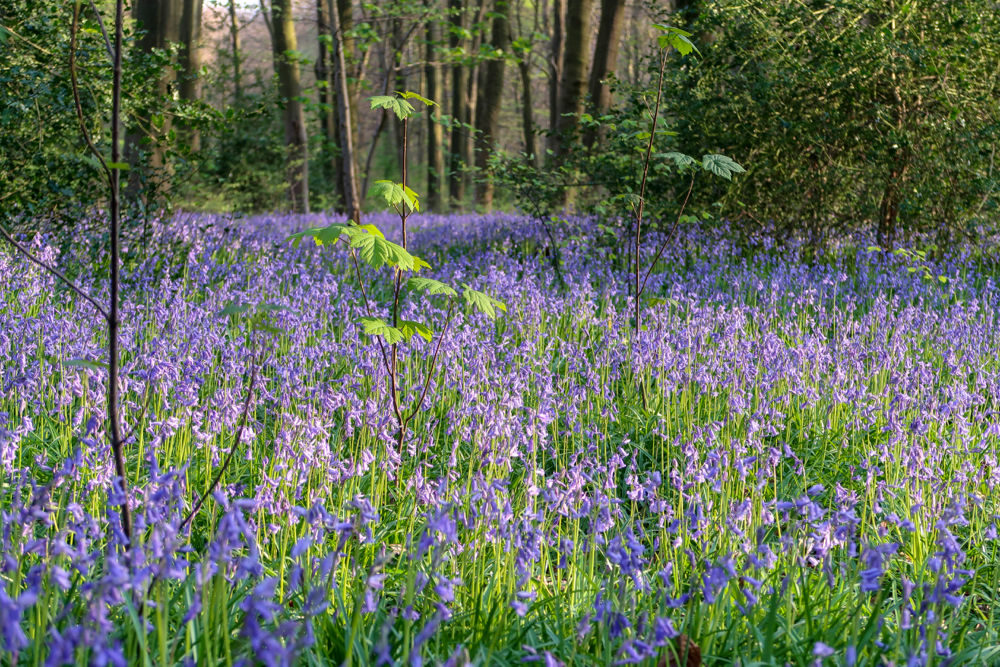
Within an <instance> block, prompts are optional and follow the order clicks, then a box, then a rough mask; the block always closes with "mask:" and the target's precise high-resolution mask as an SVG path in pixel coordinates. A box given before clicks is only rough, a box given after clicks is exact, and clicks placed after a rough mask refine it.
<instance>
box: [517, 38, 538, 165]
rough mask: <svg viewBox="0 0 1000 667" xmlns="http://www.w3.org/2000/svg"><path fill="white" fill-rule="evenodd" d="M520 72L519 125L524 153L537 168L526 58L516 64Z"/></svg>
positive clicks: (529, 76) (529, 78)
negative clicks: (522, 133) (522, 134)
mask: <svg viewBox="0 0 1000 667" xmlns="http://www.w3.org/2000/svg"><path fill="white" fill-rule="evenodd" d="M517 68H518V70H520V72H521V97H522V98H523V99H522V100H521V125H522V126H523V128H524V152H525V153H526V154H527V155H529V156H530V161H531V163H532V164H534V165H535V166H536V167H537V166H538V148H537V146H536V145H535V123H534V105H533V104H532V101H531V68H530V65H529V64H528V56H527V54H525V56H524V57H523V58H522V59H521V61H520V62H519V63H518V64H517Z"/></svg>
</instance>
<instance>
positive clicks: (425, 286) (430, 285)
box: [406, 277, 458, 296]
mask: <svg viewBox="0 0 1000 667" xmlns="http://www.w3.org/2000/svg"><path fill="white" fill-rule="evenodd" d="M406 284H407V285H408V286H409V288H410V289H414V290H419V291H421V292H427V293H428V294H444V295H445V296H458V292H456V291H455V290H453V289H452V288H451V287H450V286H449V285H445V284H444V283H443V282H441V281H440V280H434V279H433V278H416V277H414V278H410V279H409V280H408V281H406Z"/></svg>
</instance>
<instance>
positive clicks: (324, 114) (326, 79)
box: [315, 0, 342, 192]
mask: <svg viewBox="0 0 1000 667" xmlns="http://www.w3.org/2000/svg"><path fill="white" fill-rule="evenodd" d="M328 11H329V8H328V7H327V4H326V0H316V24H317V35H318V37H319V39H318V40H317V41H318V44H317V46H318V50H317V54H318V55H317V57H316V66H315V71H316V91H317V94H318V97H319V116H320V125H321V127H322V128H323V140H324V141H323V150H324V151H325V152H326V153H327V154H328V155H329V159H328V160H325V161H324V162H323V164H324V165H325V169H324V175H325V177H326V178H327V179H329V180H332V181H333V182H334V183H335V184H337V183H339V182H340V149H339V148H338V146H337V116H336V113H335V112H334V109H335V100H334V95H333V91H334V82H333V73H334V67H333V65H332V60H333V55H332V53H331V51H330V49H329V48H328V47H327V44H328V43H329V42H328V39H326V38H329V36H330V19H329V17H328ZM335 187H336V189H337V191H338V192H340V191H341V190H342V188H341V187H340V186H339V185H337V186H335Z"/></svg>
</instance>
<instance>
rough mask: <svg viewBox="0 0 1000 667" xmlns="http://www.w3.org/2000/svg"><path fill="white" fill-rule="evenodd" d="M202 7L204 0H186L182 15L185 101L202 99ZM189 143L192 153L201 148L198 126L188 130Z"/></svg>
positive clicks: (183, 98) (181, 78) (181, 75)
mask: <svg viewBox="0 0 1000 667" xmlns="http://www.w3.org/2000/svg"><path fill="white" fill-rule="evenodd" d="M201 9H202V0H184V7H183V11H182V17H181V29H180V40H181V52H180V61H181V62H180V64H181V73H180V86H179V92H180V98H181V99H182V100H184V101H185V102H198V101H200V100H201V78H200V76H199V75H200V72H199V70H200V69H201ZM187 140H188V145H189V147H190V149H191V152H192V153H197V152H198V151H199V150H201V133H200V132H199V131H198V129H197V128H191V129H188V130H187Z"/></svg>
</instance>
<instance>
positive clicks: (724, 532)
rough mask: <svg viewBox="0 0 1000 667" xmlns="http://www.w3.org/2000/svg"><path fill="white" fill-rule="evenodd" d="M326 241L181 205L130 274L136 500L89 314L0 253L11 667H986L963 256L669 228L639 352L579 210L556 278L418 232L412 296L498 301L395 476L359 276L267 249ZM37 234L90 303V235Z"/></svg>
mask: <svg viewBox="0 0 1000 667" xmlns="http://www.w3.org/2000/svg"><path fill="white" fill-rule="evenodd" d="M394 220H395V222H394ZM366 222H374V223H375V224H377V225H378V226H379V227H380V228H382V229H383V230H385V231H386V233H390V232H391V231H392V230H393V229H395V227H396V226H397V225H398V220H396V219H394V218H391V217H388V216H373V217H371V218H368V219H366ZM321 223H322V218H321V217H319V216H311V217H310V216H306V217H292V216H289V217H281V216H271V217H259V218H249V219H230V218H221V217H211V216H180V217H178V218H176V219H174V220H171V221H167V222H157V223H155V224H154V225H153V227H152V232H153V238H152V241H151V242H150V243H149V245H148V248H146V252H145V256H144V258H142V257H141V255H140V253H138V251H136V252H134V253H133V255H134V256H135V257H136V258H137V259H135V261H133V262H132V263H131V264H130V265H129V267H128V270H127V272H126V275H125V285H124V288H123V302H124V305H123V310H124V312H123V330H122V338H121V340H122V349H123V369H122V377H121V384H122V389H123V396H124V398H123V402H124V405H123V421H124V431H125V432H126V434H127V435H128V441H127V445H126V453H127V464H128V475H129V483H130V488H129V489H128V493H127V498H126V494H125V493H123V492H122V490H121V489H120V488H119V487H118V486H117V485H116V484H115V483H114V480H115V475H114V468H113V462H112V457H111V453H110V448H109V446H108V444H107V441H108V439H107V432H106V428H107V425H106V423H105V417H106V414H105V399H104V396H105V390H104V386H105V382H106V379H107V372H106V370H104V368H103V367H102V366H101V365H100V364H99V363H96V362H101V361H102V360H104V359H105V358H106V353H105V345H106V340H105V331H104V327H103V322H102V321H101V320H100V319H99V317H97V316H96V315H95V312H94V310H93V309H92V308H91V307H90V306H89V305H88V304H87V303H86V302H85V301H83V300H81V299H79V298H76V297H75V296H74V295H73V294H72V293H71V292H69V291H68V290H66V289H65V288H63V287H62V286H61V285H60V284H59V283H58V282H57V281H55V280H54V279H53V278H52V277H51V276H50V275H48V274H47V273H44V272H42V271H41V270H39V269H37V268H36V267H34V266H33V265H31V264H29V263H28V262H27V261H25V260H24V259H23V258H22V257H20V256H17V255H15V254H13V253H11V252H8V251H7V249H4V250H3V251H0V521H2V534H0V664H24V665H28V664H30V665H42V664H45V665H63V664H95V665H126V664H129V665H172V664H191V665H193V664H197V665H232V664H267V665H283V664H308V665H320V664H349V665H354V664H357V665H393V664H401V665H438V664H447V665H464V664H474V665H486V664H495V665H505V664H517V663H522V662H524V663H534V662H537V663H539V664H544V665H561V664H566V665H570V664H573V665H610V664H625V663H640V664H649V665H663V666H666V665H675V664H685V658H686V664H697V660H698V659H696V658H695V653H698V654H700V662H701V663H702V664H708V665H743V666H744V667H748V666H749V665H772V664H773V665H785V664H791V665H821V666H822V665H831V666H832V665H898V666H900V667H901V666H903V665H947V664H952V665H959V664H1000V648H998V645H1000V618H997V616H998V614H997V605H998V603H1000V600H998V597H1000V593H998V592H997V591H998V583H1000V558H998V548H1000V541H998V528H997V520H998V514H1000V493H998V490H997V485H998V483H1000V460H998V450H1000V446H998V444H1000V413H998V410H1000V360H998V350H1000V326H998V316H1000V286H998V284H997V283H996V282H995V281H994V279H993V278H992V277H991V276H992V275H993V272H992V271H989V270H986V269H984V268H982V265H981V264H980V263H978V262H977V261H976V260H974V259H972V258H971V256H969V255H968V254H962V251H960V250H956V251H955V253H954V254H952V255H946V256H944V257H943V258H939V259H937V260H935V262H934V263H929V262H924V263H923V264H921V267H920V270H917V271H911V270H910V269H912V268H914V266H913V264H912V261H911V258H909V257H896V256H890V257H886V256H885V255H884V254H882V253H879V252H877V251H874V250H872V249H868V248H866V244H865V243H863V242H859V243H858V244H856V245H844V246H842V247H839V248H838V249H836V251H835V252H834V253H832V254H831V258H830V259H828V260H824V261H821V262H810V263H806V262H802V261H799V260H797V259H795V258H796V256H797V255H798V252H797V251H796V249H795V248H794V247H793V248H791V249H788V248H785V249H779V248H776V247H771V245H769V244H768V243H767V242H765V241H759V242H752V243H751V244H750V246H749V247H747V245H746V244H742V243H741V244H739V245H737V244H735V243H734V242H731V241H728V240H726V239H727V238H728V237H727V236H726V235H724V234H722V233H721V232H719V231H704V230H703V231H700V232H694V231H692V232H688V233H685V234H683V235H681V237H680V238H679V239H678V240H677V242H676V243H674V244H673V245H671V247H670V249H669V250H668V251H667V253H666V254H665V256H664V259H663V260H662V261H661V262H660V263H659V264H658V265H657V270H656V271H655V272H654V273H653V275H652V278H651V279H650V287H649V288H648V290H649V292H650V293H653V294H655V295H657V296H658V297H659V299H658V300H656V301H655V302H654V303H652V304H651V305H648V306H647V307H646V310H645V311H644V316H643V321H644V324H645V328H644V329H643V330H642V331H640V333H639V334H638V337H635V336H633V334H632V328H631V327H632V325H631V321H630V313H631V307H630V305H629V302H630V297H629V290H628V285H629V277H628V273H627V271H626V267H624V266H623V265H622V264H621V262H620V260H619V259H616V257H615V253H613V252H612V250H614V251H620V250H621V248H609V247H606V245H604V246H602V245H601V244H597V243H595V242H593V241H592V239H594V238H596V237H597V235H598V230H597V225H596V224H595V223H592V222H590V221H587V220H574V221H571V222H569V223H566V224H565V225H564V226H563V227H561V228H560V229H559V233H560V234H561V236H562V238H564V239H566V246H565V248H564V249H563V251H562V259H563V262H564V266H563V271H562V272H563V276H564V279H565V286H562V285H560V283H559V281H557V280H556V278H555V276H554V275H553V273H552V267H551V264H550V262H549V259H548V258H547V257H546V256H545V255H544V252H543V249H544V247H545V243H546V242H545V240H544V239H545V238H546V237H545V235H544V233H543V231H542V230H541V229H540V228H538V227H537V226H536V225H535V224H533V223H532V222H530V221H527V220H524V219H520V218H517V217H513V216H503V215H498V216H479V217H477V216H452V217H447V218H445V217H434V216H425V217H414V218H413V219H412V220H411V224H412V226H413V228H414V231H413V232H412V234H411V245H410V247H411V250H413V251H414V252H416V254H418V255H420V256H421V257H422V258H424V259H426V260H427V261H429V262H430V263H431V264H432V266H433V268H432V269H431V270H430V271H429V272H427V275H429V276H431V277H435V278H438V279H441V280H444V281H446V282H449V283H450V284H460V283H462V282H466V283H469V284H471V285H472V286H473V287H475V288H477V289H481V290H484V291H486V292H489V293H491V294H494V295H496V296H498V297H499V298H501V299H503V300H504V301H505V302H506V304H507V313H506V314H504V315H501V316H500V317H498V318H497V319H496V320H495V321H494V320H490V319H488V318H486V317H484V316H483V315H481V314H478V313H473V312H472V311H460V312H459V314H458V315H457V316H456V318H455V320H454V321H453V323H452V325H451V327H450V328H449V330H448V334H447V336H446V338H445V340H444V343H443V345H442V348H441V357H440V360H439V364H438V367H437V371H436V372H435V373H434V375H433V377H432V379H431V381H430V387H429V391H428V394H427V400H426V401H425V403H424V406H423V409H422V411H421V413H420V414H419V416H418V417H417V419H416V420H415V422H414V423H413V426H412V427H411V429H410V432H409V434H408V436H407V441H406V443H405V447H404V448H403V451H402V452H398V451H397V450H396V447H395V423H394V417H393V414H392V410H391V409H390V407H389V404H388V401H387V395H386V390H385V370H384V368H383V365H382V364H381V361H380V357H379V355H378V353H377V347H376V346H375V345H374V343H373V342H372V340H371V339H370V338H368V337H367V336H365V335H363V333H362V331H361V327H360V326H359V325H358V324H357V321H358V319H359V317H360V316H362V315H363V314H364V304H363V303H362V296H361V292H360V290H359V288H358V285H357V282H356V280H355V279H354V277H353V274H352V273H351V271H352V270H353V269H352V267H351V265H350V263H349V259H348V256H347V255H346V254H345V252H344V251H343V250H341V249H340V248H339V247H330V246H324V247H322V248H319V247H316V246H314V245H312V244H311V243H303V244H301V246H299V247H297V248H296V247H292V245H291V244H289V243H286V242H285V239H286V238H287V237H288V235H289V234H291V233H293V232H295V231H297V230H300V229H302V228H304V227H306V226H309V225H316V224H321ZM656 241H657V239H656V235H655V234H654V235H653V237H652V238H650V240H649V242H648V243H647V244H646V247H648V249H649V254H650V255H652V253H653V251H655V249H656V245H657V243H656ZM49 242H51V243H52V245H50V244H49ZM30 243H31V245H32V248H33V249H34V250H35V251H36V252H38V253H39V254H40V255H41V256H42V257H43V258H44V259H46V260H47V261H50V262H52V263H54V264H58V265H60V266H62V267H64V268H66V269H67V271H69V272H71V273H72V275H74V277H75V278H76V280H77V281H78V283H79V284H81V285H82V286H84V287H85V288H86V289H87V290H88V291H90V292H91V293H93V294H95V295H97V296H100V297H102V298H106V294H107V283H106V265H102V264H101V263H100V261H99V259H100V258H99V257H98V258H97V260H95V259H94V258H93V257H92V256H91V253H90V251H89V250H88V248H89V246H88V244H87V240H86V238H81V239H79V240H78V241H76V242H74V243H72V244H69V245H68V246H59V247H60V248H61V249H60V250H58V251H57V249H56V247H57V244H56V239H54V238H49V239H48V240H47V239H46V237H44V236H40V237H36V238H34V239H31V240H30ZM133 250H134V249H133ZM923 267H927V268H928V270H929V271H930V272H931V276H930V279H928V278H927V277H926V276H924V268H923ZM366 280H367V281H369V292H368V296H369V298H370V299H371V300H372V305H373V307H374V308H375V310H376V311H378V312H381V313H382V314H383V315H384V313H385V312H386V311H385V306H386V305H387V304H388V303H389V300H390V297H389V290H388V284H389V281H388V274H381V275H380V276H379V275H374V274H372V272H369V273H368V274H367V275H366ZM233 302H240V303H245V304H258V303H269V304H277V305H281V306H284V307H285V309H284V310H277V311H275V312H274V314H273V319H272V322H271V324H272V325H273V327H272V328H270V329H260V328H259V327H258V328H254V327H252V326H250V325H249V324H248V323H247V322H246V321H245V320H243V319H241V318H239V317H236V316H232V317H229V316H219V315H218V313H219V311H220V310H222V309H223V308H225V307H226V306H227V305H228V304H231V303H233ZM404 316H405V317H408V318H409V319H413V320H420V321H426V322H428V323H429V324H431V325H432V327H433V328H434V329H435V335H439V334H440V330H441V329H442V327H443V323H444V319H445V309H444V307H443V306H441V304H438V303H436V302H433V301H431V300H429V298H428V297H425V296H423V295H416V296H412V297H408V299H407V301H406V305H405V308H404ZM434 342H435V343H436V340H435V341H434ZM431 351H432V344H431V343H427V342H425V341H424V340H422V339H421V338H419V337H417V338H414V339H413V340H412V341H411V342H409V343H406V344H405V345H404V353H403V354H402V355H401V359H403V360H404V362H405V363H404V366H403V368H404V383H403V392H404V394H405V395H406V397H408V398H407V400H406V401H405V402H406V403H407V404H412V403H413V400H412V398H413V397H414V396H417V395H418V394H419V392H420V391H422V389H423V387H422V383H423V382H424V378H425V377H426V369H427V367H428V364H429V363H430V356H431ZM80 360H84V361H83V362H81V361H80ZM87 360H89V361H91V362H95V363H87ZM255 369H256V370H255ZM251 377H253V378H255V382H253V384H254V386H252V387H251V386H250V385H251ZM643 393H645V394H646V396H647V401H646V405H644V404H643V399H642V395H643ZM248 397H249V402H248V403H247V401H248ZM244 404H246V405H248V406H249V408H248V410H247V415H248V417H247V424H246V427H245V428H243V429H240V428H239V423H240V421H241V416H242V415H243V413H244V407H243V406H244ZM237 436H239V441H236V440H237ZM232 448H237V449H236V451H235V456H233V458H232V463H231V464H230V466H229V467H228V468H227V469H226V470H225V474H224V476H223V479H222V482H221V484H220V485H219V486H218V488H217V489H216V490H215V492H214V493H212V494H211V496H210V497H209V498H207V499H206V500H205V502H204V504H203V506H202V507H201V509H200V511H199V512H198V513H197V514H196V515H195V517H194V519H193V521H191V522H190V524H189V525H183V521H184V517H185V516H186V515H187V514H188V512H189V511H190V510H191V508H192V507H193V506H195V505H196V504H197V503H198V502H199V501H200V500H201V499H202V495H203V494H204V493H205V491H206V489H208V488H209V487H210V484H211V481H212V479H213V477H214V476H215V474H216V472H217V471H218V470H219V468H220V466H221V465H222V461H223V460H224V459H225V458H226V455H227V454H228V453H229V452H230V451H231V450H232ZM126 501H127V502H128V503H129V504H130V507H131V508H132V511H133V521H134V523H135V543H134V544H133V545H132V546H131V548H130V549H125V548H124V546H125V544H124V543H125V541H126V540H125V536H124V535H123V534H122V532H121V529H120V520H119V510H120V507H121V505H122V503H123V502H126ZM678 652H683V653H684V654H685V655H684V656H677V653H678Z"/></svg>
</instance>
